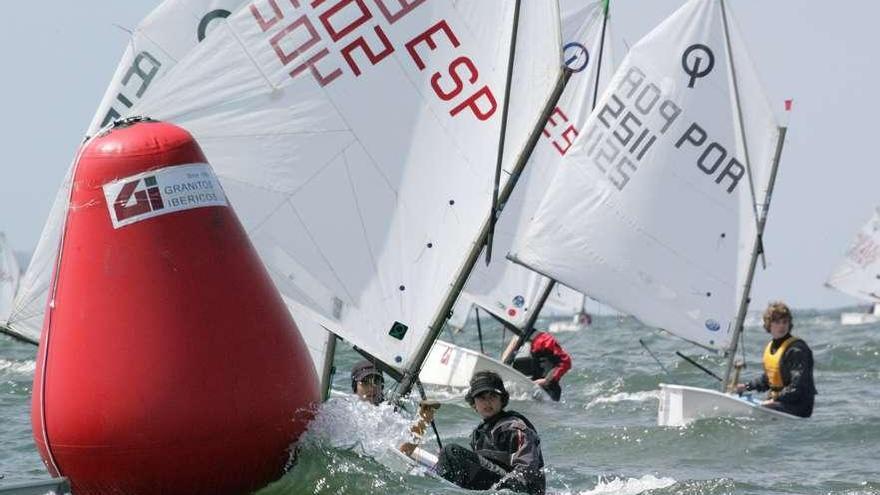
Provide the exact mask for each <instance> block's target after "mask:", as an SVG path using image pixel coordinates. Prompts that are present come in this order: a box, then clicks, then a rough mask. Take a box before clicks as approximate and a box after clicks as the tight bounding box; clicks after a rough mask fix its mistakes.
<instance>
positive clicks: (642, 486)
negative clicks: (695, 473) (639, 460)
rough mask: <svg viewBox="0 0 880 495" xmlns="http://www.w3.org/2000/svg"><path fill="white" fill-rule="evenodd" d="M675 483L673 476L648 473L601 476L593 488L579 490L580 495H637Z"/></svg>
mask: <svg viewBox="0 0 880 495" xmlns="http://www.w3.org/2000/svg"><path fill="white" fill-rule="evenodd" d="M674 484H675V480H674V479H672V478H665V477H664V478H658V477H656V476H654V475H651V474H646V475H644V476H642V477H641V478H627V479H622V478H617V477H614V478H611V479H605V478H602V477H600V478H599V483H598V484H597V485H596V486H595V487H594V488H593V489H592V490H586V491H583V492H578V495H600V494H606V493H607V494H612V493H613V494H614V495H636V494H638V493H642V492H646V491H648V490H658V489H661V488H666V487H669V486H672V485H674Z"/></svg>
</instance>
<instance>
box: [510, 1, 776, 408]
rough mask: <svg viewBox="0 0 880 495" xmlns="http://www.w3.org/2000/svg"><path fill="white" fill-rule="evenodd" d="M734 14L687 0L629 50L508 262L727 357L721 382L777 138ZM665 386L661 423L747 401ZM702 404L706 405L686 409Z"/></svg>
mask: <svg viewBox="0 0 880 495" xmlns="http://www.w3.org/2000/svg"><path fill="white" fill-rule="evenodd" d="M728 17H729V14H728V12H727V9H726V7H725V4H724V1H723V0H691V1H689V2H687V3H686V4H685V5H684V6H683V7H681V8H680V9H679V10H678V11H676V12H675V13H674V14H673V15H672V16H670V17H669V18H668V19H667V20H666V21H664V22H663V23H662V24H661V25H660V26H658V27H657V28H655V29H654V30H653V31H652V32H651V33H649V34H648V35H647V36H645V37H644V38H643V39H642V40H641V41H639V42H638V43H637V44H636V45H634V46H633V47H632V49H631V50H630V52H629V54H628V55H627V57H626V59H625V60H624V61H623V62H622V64H621V65H620V67H619V68H618V70H617V72H616V74H615V76H614V77H613V79H612V81H611V82H610V83H609V86H608V90H607V91H606V92H605V94H604V95H603V97H602V99H601V100H600V101H599V103H598V106H597V109H596V111H595V112H594V113H593V114H592V115H591V116H590V119H589V120H588V121H587V122H586V124H585V125H584V127H583V128H582V129H580V130H579V134H578V137H577V139H576V140H575V142H574V144H573V146H572V150H571V151H570V152H569V153H568V155H567V156H566V157H565V158H564V159H563V164H562V166H561V167H560V171H559V173H557V174H556V176H555V178H554V180H553V182H552V184H551V185H550V188H549V189H548V191H547V193H546V195H545V197H544V199H543V201H542V203H541V205H540V207H539V208H538V211H537V213H536V214H535V215H534V218H533V219H532V222H531V224H530V226H529V228H528V230H527V232H526V235H525V236H523V237H522V238H521V239H519V240H518V242H517V243H516V244H515V246H514V249H513V251H512V252H511V258H512V259H514V260H516V261H517V262H518V263H521V264H523V265H525V266H527V267H529V268H531V269H533V270H535V271H538V272H540V273H543V274H545V275H547V276H549V277H552V278H553V279H555V280H558V281H559V282H560V283H563V284H565V285H567V286H569V287H572V288H574V289H576V290H579V291H582V292H583V293H584V294H587V295H589V296H590V297H592V298H594V299H596V300H598V301H600V302H602V303H605V304H608V305H610V306H612V307H614V308H616V309H618V310H620V311H622V312H625V313H628V314H631V315H633V316H635V317H636V318H638V319H640V320H641V321H642V322H644V323H645V324H646V325H649V326H654V327H659V328H663V329H665V330H667V331H668V332H670V333H672V334H674V335H677V336H679V337H681V338H683V339H685V340H687V341H690V342H692V343H694V344H697V345H700V346H702V347H705V348H708V349H714V350H717V351H719V352H727V353H728V354H729V359H730V361H729V363H728V370H727V377H726V379H725V380H724V381H725V383H726V382H727V381H728V380H729V378H730V374H731V370H732V368H733V357H734V355H735V353H736V348H737V343H738V340H739V336H740V334H741V331H742V328H743V320H744V317H745V314H746V310H747V308H748V296H749V292H750V288H751V282H752V278H753V274H754V269H755V265H756V262H757V258H758V256H759V254H760V252H761V241H760V239H761V233H762V231H763V228H764V222H765V221H766V214H767V209H768V207H769V201H770V196H771V192H772V188H773V182H774V180H775V174H776V166H777V163H778V160H779V157H780V154H781V149H782V142H783V139H784V135H785V128H781V127H779V126H778V124H777V120H776V118H775V116H774V114H773V112H772V111H771V110H770V107H769V105H768V104H767V102H766V98H765V97H764V94H763V92H762V90H761V88H760V84H759V83H758V79H757V77H756V74H755V71H754V69H753V66H752V63H751V60H750V59H749V57H748V54H747V53H746V51H745V43H744V42H743V38H742V36H741V35H740V34H739V33H738V31H737V30H736V29H735V26H734V25H733V24H732V23H729V22H728ZM672 387H675V386H662V388H661V396H662V398H661V405H660V411H659V415H658V421H659V423H660V424H681V423H683V422H686V421H689V420H691V419H693V418H695V417H702V416H705V415H725V414H728V413H734V414H736V412H735V409H737V408H738V407H739V406H740V405H741V404H742V403H744V402H743V401H741V400H739V399H738V398H736V397H735V396H729V395H726V394H722V393H718V392H715V391H711V390H705V389H693V390H687V391H684V392H681V393H679V392H680V390H676V393H675V394H673V393H671V392H670V391H671V389H672ZM700 394H703V395H700ZM698 395H699V401H702V402H711V404H712V407H710V408H708V409H701V408H692V407H691V405H692V404H693V403H694V402H692V398H693V397H695V396H698ZM682 397H684V398H682ZM676 398H678V399H679V402H677V403H675V404H673V401H674V400H675V399H676ZM702 402H701V403H702ZM728 404H733V405H735V406H737V407H736V408H734V407H727V405H728ZM746 409H748V410H750V411H751V410H753V409H754V410H756V411H757V413H761V412H762V411H760V410H757V409H755V408H754V407H751V406H749V405H747V406H746Z"/></svg>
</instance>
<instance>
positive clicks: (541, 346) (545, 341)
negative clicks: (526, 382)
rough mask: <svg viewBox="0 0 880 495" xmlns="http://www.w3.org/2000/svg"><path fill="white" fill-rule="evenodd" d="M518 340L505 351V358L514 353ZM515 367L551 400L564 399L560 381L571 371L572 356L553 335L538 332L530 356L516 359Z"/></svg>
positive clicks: (533, 340)
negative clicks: (514, 346)
mask: <svg viewBox="0 0 880 495" xmlns="http://www.w3.org/2000/svg"><path fill="white" fill-rule="evenodd" d="M516 340H517V339H516V337H514V339H513V341H511V345H510V346H508V348H507V350H506V351H504V353H505V356H506V354H508V353H510V352H512V351H513V345H514V344H515V342H516ZM503 359H504V356H503V357H502V360H503ZM513 367H514V369H516V370H517V371H519V372H520V373H522V374H524V375H526V376H527V377H529V378H531V379H532V381H534V382H535V385H538V386H539V387H541V388H543V389H544V391H545V392H547V394H548V395H550V398H551V399H553V400H555V401H559V398H560V397H562V387H560V386H559V381H560V380H562V376H563V375H565V374H566V373H568V370H570V369H571V356H569V355H568V353H567V352H565V349H563V348H562V346H561V345H559V342H558V341H557V340H556V338H555V337H554V336H553V335H552V334H550V333H548V332H537V333H535V335H534V337H533V338H532V342H531V349H530V350H529V355H528V356H526V357H520V358H516V359H514V361H513Z"/></svg>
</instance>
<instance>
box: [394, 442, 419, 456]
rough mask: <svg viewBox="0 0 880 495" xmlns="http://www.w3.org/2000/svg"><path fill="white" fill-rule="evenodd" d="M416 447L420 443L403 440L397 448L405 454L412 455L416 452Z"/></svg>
mask: <svg viewBox="0 0 880 495" xmlns="http://www.w3.org/2000/svg"><path fill="white" fill-rule="evenodd" d="M416 447H418V445H416V444H414V443H410V442H403V443H402V444H400V446H399V447H397V449H398V450H400V451H401V452H403V453H404V454H406V455H408V456H410V455H412V453H413V452H415V450H416Z"/></svg>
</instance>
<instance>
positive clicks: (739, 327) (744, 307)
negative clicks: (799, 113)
mask: <svg viewBox="0 0 880 495" xmlns="http://www.w3.org/2000/svg"><path fill="white" fill-rule="evenodd" d="M787 130H788V128H786V127H779V128H778V132H779V136H778V138H777V140H776V153H775V154H774V155H773V166H772V167H771V169H770V180H769V182H768V183H767V196H766V201H765V202H764V204H763V207H762V211H761V216H760V217H759V218H758V230H757V232H756V234H755V242H754V246H753V247H752V256H751V259H750V260H749V272H748V275H747V276H746V283H745V286H744V287H743V295H742V298H741V299H740V303H739V312H738V313H737V315H736V323H735V324H734V331H733V338H732V339H731V341H730V348H729V349H728V356H727V369H726V370H725V372H724V381H723V382H721V391H722V392H724V391H725V390H726V388H727V387H728V386H729V383H728V382H729V381H730V374H731V372H732V371H733V365H734V362H735V360H736V349H737V346H738V345H739V338H740V335H742V332H743V324H744V322H745V319H746V311H748V308H749V294H750V293H751V291H752V280H753V279H754V277H755V266H756V265H757V264H758V256H759V255H760V254H761V252H762V251H763V241H762V237H763V235H764V225H765V224H766V223H767V213H768V212H769V210H770V198H771V197H772V196H773V186H774V185H775V184H776V171H777V170H778V169H779V159H780V158H781V157H782V146H783V145H784V144H785V134H786V131H787Z"/></svg>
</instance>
